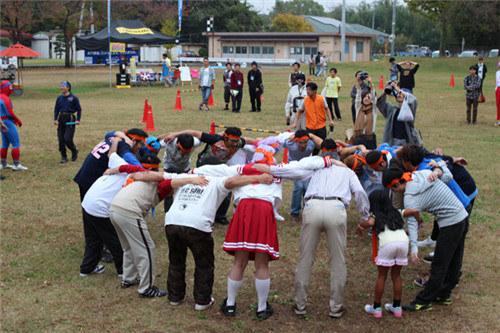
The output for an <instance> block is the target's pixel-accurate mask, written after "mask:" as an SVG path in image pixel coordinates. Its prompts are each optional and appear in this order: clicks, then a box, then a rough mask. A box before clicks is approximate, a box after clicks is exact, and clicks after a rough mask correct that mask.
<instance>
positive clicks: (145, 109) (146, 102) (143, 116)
mask: <svg viewBox="0 0 500 333" xmlns="http://www.w3.org/2000/svg"><path fill="white" fill-rule="evenodd" d="M148 105H149V104H148V99H147V98H146V99H145V100H144V111H143V112H142V120H141V122H143V123H145V122H146V119H147V116H148Z"/></svg>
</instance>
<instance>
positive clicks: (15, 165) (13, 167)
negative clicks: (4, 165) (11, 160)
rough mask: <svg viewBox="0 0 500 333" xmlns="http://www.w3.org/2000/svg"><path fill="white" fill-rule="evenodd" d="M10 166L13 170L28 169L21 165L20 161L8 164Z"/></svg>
mask: <svg viewBox="0 0 500 333" xmlns="http://www.w3.org/2000/svg"><path fill="white" fill-rule="evenodd" d="M10 168H11V169H12V170H14V171H26V170H28V168H27V167H25V166H24V165H22V164H21V163H19V164H14V165H12V166H10Z"/></svg>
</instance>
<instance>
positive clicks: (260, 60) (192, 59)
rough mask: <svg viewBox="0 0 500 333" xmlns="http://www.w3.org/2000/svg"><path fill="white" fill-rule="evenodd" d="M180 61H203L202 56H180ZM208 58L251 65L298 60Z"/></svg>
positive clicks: (290, 63)
mask: <svg viewBox="0 0 500 333" xmlns="http://www.w3.org/2000/svg"><path fill="white" fill-rule="evenodd" d="M177 60H178V61H180V62H195V63H196V62H199V63H201V62H203V58H202V57H179V58H178V59H177ZM208 60H209V61H210V62H211V63H214V62H215V63H221V64H222V65H224V64H225V63H226V62H228V61H229V62H232V63H235V62H239V63H240V64H244V63H245V64H248V65H250V64H251V63H252V61H256V62H257V63H258V64H259V65H292V64H293V63H294V62H296V61H297V60H295V59H293V58H289V59H273V58H227V57H209V58H208Z"/></svg>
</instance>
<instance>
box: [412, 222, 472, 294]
mask: <svg viewBox="0 0 500 333" xmlns="http://www.w3.org/2000/svg"><path fill="white" fill-rule="evenodd" d="M467 224H468V218H466V219H465V220H463V221H461V222H460V223H457V224H454V225H451V226H448V227H444V228H441V229H440V230H439V236H438V239H437V242H436V249H435V250H434V258H433V259H432V265H431V275H430V277H429V281H428V282H427V283H426V284H425V287H424V289H423V290H422V291H421V292H419V293H418V294H417V296H416V297H415V301H416V302H417V303H419V304H428V303H431V302H433V301H435V300H436V298H438V297H439V298H448V297H450V295H451V291H452V290H453V288H455V286H456V285H457V283H458V279H459V277H460V269H461V267H462V260H463V256H464V241H465V233H466V227H467Z"/></svg>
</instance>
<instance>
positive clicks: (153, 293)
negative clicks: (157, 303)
mask: <svg viewBox="0 0 500 333" xmlns="http://www.w3.org/2000/svg"><path fill="white" fill-rule="evenodd" d="M139 295H141V297H148V298H151V297H164V296H167V292H166V291H165V290H161V289H159V288H158V287H155V286H153V287H149V288H148V289H146V291H145V292H143V293H140V294H139Z"/></svg>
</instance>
